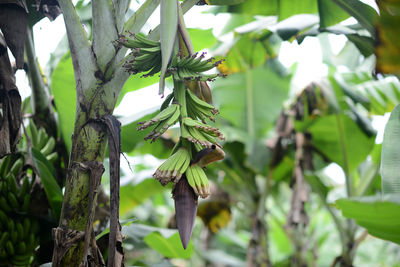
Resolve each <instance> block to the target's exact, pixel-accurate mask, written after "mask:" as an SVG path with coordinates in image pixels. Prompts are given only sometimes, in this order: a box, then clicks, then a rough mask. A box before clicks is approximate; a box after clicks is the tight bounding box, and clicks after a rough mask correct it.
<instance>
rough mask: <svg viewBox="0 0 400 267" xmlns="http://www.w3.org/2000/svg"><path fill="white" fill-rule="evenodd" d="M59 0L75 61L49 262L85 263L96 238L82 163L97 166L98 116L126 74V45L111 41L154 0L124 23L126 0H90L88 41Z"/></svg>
mask: <svg viewBox="0 0 400 267" xmlns="http://www.w3.org/2000/svg"><path fill="white" fill-rule="evenodd" d="M59 3H60V6H61V9H62V11H63V14H64V21H65V26H66V30H67V36H68V41H69V46H70V51H71V58H72V62H73V67H74V74H75V80H76V92H77V105H76V117H75V126H74V133H73V136H72V147H71V154H70V159H69V166H68V172H67V177H66V181H65V193H64V198H63V205H62V210H61V217H60V221H59V227H58V228H56V229H54V230H53V235H54V239H55V246H54V252H53V266H85V265H86V266H87V264H88V262H87V257H86V256H87V254H88V253H89V254H91V255H92V256H94V255H93V252H95V250H96V249H97V248H93V246H94V247H95V246H96V245H95V242H88V240H89V239H92V240H93V233H92V229H91V227H90V228H89V227H88V225H90V224H88V222H90V220H91V218H90V216H92V213H93V212H92V211H93V207H94V206H95V203H96V194H95V192H93V191H95V188H93V187H92V184H93V181H91V179H93V177H92V176H91V171H92V169H90V168H88V167H87V166H89V165H90V164H92V163H95V164H97V165H96V166H100V168H101V167H102V162H103V160H104V156H105V150H106V147H107V127H106V125H105V123H104V122H103V121H104V120H103V119H104V117H105V116H107V115H111V114H112V113H113V110H114V107H115V104H116V101H117V98H118V95H119V92H120V91H121V89H122V87H123V85H124V83H125V81H126V80H127V79H128V77H129V74H128V73H127V72H126V71H125V70H124V69H123V68H122V66H121V65H122V64H121V62H122V61H123V60H124V56H125V53H126V50H124V49H123V48H122V49H121V48H118V47H114V45H113V41H115V40H116V39H118V35H119V33H121V32H122V31H123V30H128V31H131V32H134V33H135V32H138V31H139V30H140V29H141V27H142V26H143V25H144V23H145V22H146V20H147V18H148V17H149V16H150V15H151V14H152V13H153V11H154V10H155V8H156V7H157V6H158V4H159V0H158V1H157V0H155V1H154V0H148V1H146V2H145V3H144V4H143V5H142V7H141V8H140V9H139V10H138V11H137V12H136V13H135V14H134V15H133V16H132V17H131V18H130V19H129V20H128V21H127V22H126V23H125V24H124V20H123V19H124V17H125V16H124V15H125V12H126V10H127V7H128V4H129V1H128V0H121V1H107V0H96V1H93V2H92V14H93V32H92V33H93V34H92V35H93V37H92V40H91V41H90V40H89V38H88V35H87V34H86V32H85V30H84V28H83V27H82V23H81V21H80V18H79V16H78V14H77V12H76V10H75V7H74V6H73V4H72V2H71V0H60V1H59ZM71 90H73V88H71ZM65 138H68V137H65ZM92 166H93V165H92ZM101 169H102V168H101ZM100 175H101V174H100ZM88 235H89V236H90V237H88ZM85 244H86V245H85ZM88 244H90V245H89V247H87V246H88ZM100 257H101V256H100ZM95 265H96V264H95ZM111 266H114V263H112V264H111Z"/></svg>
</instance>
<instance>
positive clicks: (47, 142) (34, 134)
mask: <svg viewBox="0 0 400 267" xmlns="http://www.w3.org/2000/svg"><path fill="white" fill-rule="evenodd" d="M28 128H29V132H30V136H29V137H30V139H31V142H32V146H33V147H34V148H36V149H37V150H39V151H40V153H42V154H43V156H45V157H46V159H47V160H48V161H50V162H51V163H53V162H54V161H55V160H56V159H57V157H58V153H57V152H56V151H54V148H55V147H56V140H55V139H54V137H52V136H51V137H49V136H48V135H47V133H46V131H45V130H44V128H40V129H37V127H36V126H35V124H34V123H33V122H32V121H31V122H30V123H29V126H28Z"/></svg>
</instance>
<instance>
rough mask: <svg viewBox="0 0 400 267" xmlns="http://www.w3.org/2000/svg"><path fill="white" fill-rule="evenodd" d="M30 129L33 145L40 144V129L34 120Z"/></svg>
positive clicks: (30, 123)
mask: <svg viewBox="0 0 400 267" xmlns="http://www.w3.org/2000/svg"><path fill="white" fill-rule="evenodd" d="M29 130H30V131H31V141H32V145H33V147H37V146H38V144H39V139H38V138H39V137H38V130H37V128H36V125H35V124H34V123H33V121H30V122H29Z"/></svg>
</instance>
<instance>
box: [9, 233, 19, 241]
mask: <svg viewBox="0 0 400 267" xmlns="http://www.w3.org/2000/svg"><path fill="white" fill-rule="evenodd" d="M10 240H11V242H12V243H13V244H16V243H17V240H18V232H17V231H16V230H14V231H12V232H11V234H10Z"/></svg>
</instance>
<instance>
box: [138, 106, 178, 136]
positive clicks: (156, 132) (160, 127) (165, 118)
mask: <svg viewBox="0 0 400 267" xmlns="http://www.w3.org/2000/svg"><path fill="white" fill-rule="evenodd" d="M180 114H181V113H180V106H179V105H178V104H172V105H170V106H168V107H167V108H165V109H163V110H161V111H160V112H159V113H158V114H157V115H156V116H155V117H154V118H152V119H151V120H149V121H143V122H139V123H138V124H139V125H140V126H139V127H138V128H137V130H143V129H146V128H147V127H149V126H152V125H154V124H156V123H157V125H156V126H155V127H154V129H153V131H151V132H150V133H149V134H148V135H147V136H146V137H145V138H144V139H145V140H149V139H151V142H154V141H155V140H156V139H157V138H158V137H159V136H161V135H162V134H163V133H165V131H166V130H167V129H168V128H169V127H171V126H172V125H174V124H175V123H176V122H177V121H178V119H179V116H180Z"/></svg>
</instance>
